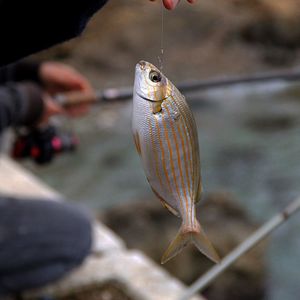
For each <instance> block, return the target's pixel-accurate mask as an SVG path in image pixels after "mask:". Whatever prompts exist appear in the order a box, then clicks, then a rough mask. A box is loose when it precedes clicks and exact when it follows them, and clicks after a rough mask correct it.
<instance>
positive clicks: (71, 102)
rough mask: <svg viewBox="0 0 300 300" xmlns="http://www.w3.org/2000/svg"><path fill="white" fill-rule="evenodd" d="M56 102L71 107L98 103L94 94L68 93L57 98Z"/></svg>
mask: <svg viewBox="0 0 300 300" xmlns="http://www.w3.org/2000/svg"><path fill="white" fill-rule="evenodd" d="M54 98H55V101H56V102H57V103H58V104H59V105H61V106H63V107H70V106H76V105H80V104H93V103H95V102H97V100H98V99H97V95H96V94H95V93H94V92H88V93H87V92H77V91H76V92H67V93H63V94H58V95H56V96H55V97H54Z"/></svg>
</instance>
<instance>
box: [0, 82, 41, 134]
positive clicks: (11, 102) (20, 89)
mask: <svg viewBox="0 0 300 300" xmlns="http://www.w3.org/2000/svg"><path fill="white" fill-rule="evenodd" d="M43 110H44V102H43V99H42V90H41V89H40V88H39V87H38V86H37V85H36V84H33V83H29V82H24V83H14V84H7V85H3V86H1V87H0V133H1V132H2V131H3V129H5V128H6V127H8V126H21V125H24V126H32V125H34V124H36V123H37V122H38V120H39V119H40V118H41V116H42V113H43Z"/></svg>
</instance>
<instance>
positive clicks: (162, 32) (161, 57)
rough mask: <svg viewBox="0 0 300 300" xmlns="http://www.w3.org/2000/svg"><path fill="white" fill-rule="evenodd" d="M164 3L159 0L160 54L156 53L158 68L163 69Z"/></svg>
mask: <svg viewBox="0 0 300 300" xmlns="http://www.w3.org/2000/svg"><path fill="white" fill-rule="evenodd" d="M164 11H165V10H164V5H163V3H162V2H161V32H160V55H158V63H159V68H160V70H161V71H162V70H163V56H164Z"/></svg>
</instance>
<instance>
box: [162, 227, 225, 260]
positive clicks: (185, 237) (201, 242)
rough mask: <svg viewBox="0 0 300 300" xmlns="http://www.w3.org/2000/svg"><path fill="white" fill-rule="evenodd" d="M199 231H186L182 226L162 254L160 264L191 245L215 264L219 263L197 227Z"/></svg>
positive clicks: (214, 252)
mask: <svg viewBox="0 0 300 300" xmlns="http://www.w3.org/2000/svg"><path fill="white" fill-rule="evenodd" d="M199 228H200V229H199V230H197V231H196V230H193V231H187V230H186V228H185V226H184V225H182V226H181V227H180V230H179V232H178V234H177V235H176V237H175V239H174V240H173V241H172V242H171V244H170V246H169V247H168V249H167V250H166V252H165V253H164V255H163V257H162V259H161V263H162V264H164V263H166V262H167V261H168V260H170V259H171V258H173V257H175V256H176V255H177V254H179V253H180V252H181V251H182V249H183V248H185V247H186V246H187V245H188V244H190V243H193V244H194V245H195V246H196V247H197V249H198V250H199V251H200V252H201V253H203V254H204V255H205V256H207V257H208V258H209V259H210V260H212V261H213V262H215V263H218V262H220V258H219V255H218V254H217V252H216V250H215V249H214V247H213V246H212V244H211V242H210V241H209V239H208V238H207V236H206V235H205V233H204V231H203V230H202V229H201V227H200V226H199Z"/></svg>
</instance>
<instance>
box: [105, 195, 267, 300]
mask: <svg viewBox="0 0 300 300" xmlns="http://www.w3.org/2000/svg"><path fill="white" fill-rule="evenodd" d="M100 219H101V220H102V221H103V222H104V223H105V224H106V225H108V226H109V227H110V228H112V229H113V230H114V231H115V232H116V233H117V234H119V235H120V236H121V237H122V238H123V239H124V240H125V242H126V243H127V246H128V247H130V248H137V249H140V250H142V251H143V252H145V253H146V254H147V255H148V256H150V257H151V258H152V259H154V260H155V261H157V262H160V258H161V256H162V254H163V252H164V251H165V249H166V248H167V246H168V244H169V242H170V241H171V240H172V239H173V238H174V236H175V234H176V233H177V230H178V229H179V226H180V220H179V219H177V218H176V217H174V216H172V215H171V214H170V213H168V212H167V211H166V210H165V209H163V208H162V207H161V205H160V203H159V201H158V200H156V199H151V200H150V199H149V200H148V201H143V202H141V201H139V202H136V203H133V204H129V205H128V204H126V205H120V206H118V207H116V208H113V209H110V210H109V211H106V212H104V213H102V214H101V216H100ZM198 219H199V220H201V224H202V225H203V228H204V229H205V231H206V232H207V235H208V236H209V238H210V239H211V241H212V243H213V244H214V245H215V247H216V249H217V251H218V252H219V254H220V255H221V256H222V257H223V256H224V255H226V254H227V253H229V252H230V251H231V250H232V249H233V248H234V247H235V246H237V245H238V244H239V243H240V242H242V241H243V240H244V239H246V238H247V237H248V236H249V235H250V234H251V233H252V232H253V231H254V230H255V228H256V227H257V225H255V224H253V223H252V222H251V221H250V220H249V218H248V217H247V215H246V213H245V212H244V211H243V210H242V209H241V208H240V207H239V206H238V205H237V204H236V203H235V202H234V201H233V200H232V199H231V197H230V196H229V195H228V194H225V193H216V194H211V195H208V196H207V197H206V198H205V199H204V201H201V204H200V205H199V207H198ZM264 249H265V248H264V245H263V246H258V247H256V248H255V249H253V250H252V251H250V252H249V253H248V254H246V255H245V256H243V257H242V258H240V259H239V260H238V261H237V262H236V263H235V264H234V265H233V266H232V267H231V268H230V269H229V270H228V271H226V272H225V273H224V274H223V275H221V276H220V277H219V278H218V279H217V280H215V282H214V283H213V284H212V285H211V286H210V287H209V288H208V289H207V290H206V291H205V293H204V295H205V296H207V298H208V299H218V300H222V299H224V300H226V299H231V300H233V299H243V300H244V299H246V300H247V299H249V300H250V299H262V298H263V295H264V270H265V265H264V261H263V253H264ZM212 265H213V264H212V263H211V262H210V261H209V260H208V259H207V258H205V257H204V256H203V255H202V254H200V253H199V252H198V250H197V249H196V248H195V247H193V246H190V247H188V248H187V249H185V250H184V251H182V253H181V254H180V255H178V256H177V257H176V258H174V259H173V260H171V261H170V262H168V263H167V264H166V265H164V266H165V268H166V269H167V270H168V271H169V272H170V273H171V274H173V275H175V276H177V277H178V278H179V279H181V280H182V281H183V282H185V283H187V284H190V283H192V282H193V281H194V280H196V279H197V278H198V277H199V276H201V274H203V273H204V272H205V271H206V270H207V269H209V268H210V267H211V266H212Z"/></svg>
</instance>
